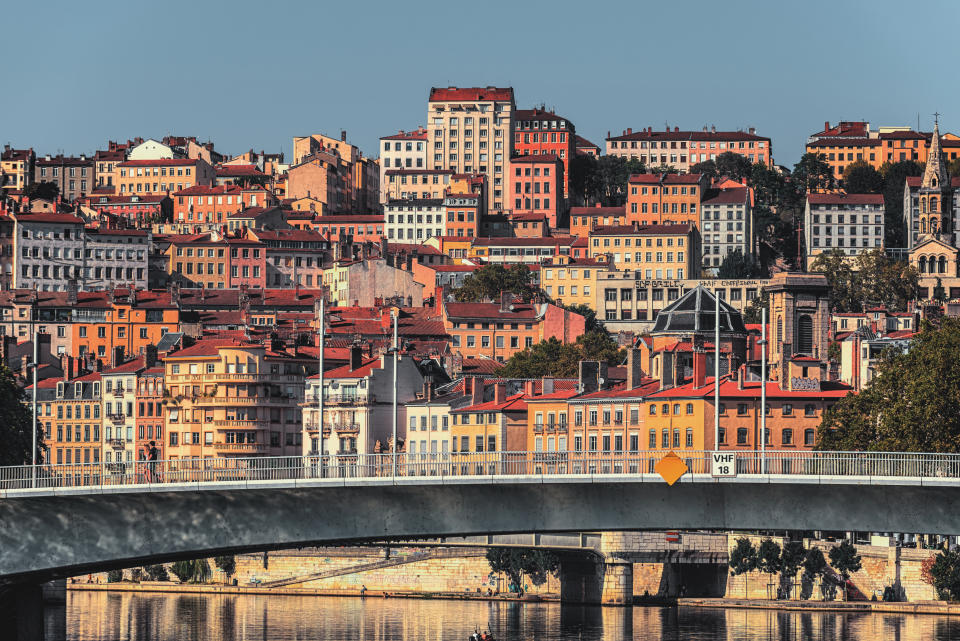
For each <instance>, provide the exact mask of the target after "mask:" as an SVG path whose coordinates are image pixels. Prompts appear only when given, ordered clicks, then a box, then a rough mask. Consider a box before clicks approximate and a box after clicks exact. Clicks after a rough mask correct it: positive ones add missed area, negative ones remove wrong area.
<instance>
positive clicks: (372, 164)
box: [287, 131, 380, 213]
mask: <svg viewBox="0 0 960 641" xmlns="http://www.w3.org/2000/svg"><path fill="white" fill-rule="evenodd" d="M314 158H320V159H322V160H323V161H324V162H325V163H328V164H329V166H326V167H325V168H326V169H327V170H328V171H329V169H330V167H335V168H336V172H335V173H336V175H337V178H338V180H339V181H341V182H342V195H341V196H340V199H339V201H338V203H337V205H336V207H337V208H336V209H334V208H333V207H334V205H333V204H332V202H330V201H327V202H328V207H330V209H331V211H334V212H336V211H343V212H350V213H363V212H366V211H372V210H373V209H374V208H375V207H376V206H377V204H378V203H379V201H380V164H379V163H378V162H377V161H376V160H371V159H370V158H365V157H364V156H363V154H362V153H360V148H359V147H357V146H356V145H352V144H350V143H349V142H347V132H346V131H341V132H340V138H333V137H331V136H326V135H324V134H312V135H310V136H297V137H295V138H294V139H293V165H292V166H291V170H290V172H291V174H290V175H291V183H290V184H289V185H288V187H287V197H288V198H302V197H303V196H308V195H309V194H306V193H303V189H298V187H297V185H299V184H300V181H293V180H292V179H293V175H292V170H293V169H294V168H296V167H298V166H300V165H303V164H304V163H306V162H308V161H310V160H312V159H314ZM317 191H318V192H322V190H320V189H318V190H317ZM313 197H315V198H318V199H321V200H322V196H319V195H314V196H313Z"/></svg>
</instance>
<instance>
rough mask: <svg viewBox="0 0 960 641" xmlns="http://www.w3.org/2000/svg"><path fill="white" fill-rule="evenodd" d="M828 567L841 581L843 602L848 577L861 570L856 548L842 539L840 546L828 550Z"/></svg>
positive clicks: (845, 596) (845, 597)
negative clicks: (836, 573)
mask: <svg viewBox="0 0 960 641" xmlns="http://www.w3.org/2000/svg"><path fill="white" fill-rule="evenodd" d="M830 565H832V566H833V569H834V570H836V571H837V572H839V573H840V578H842V579H843V600H844V601H846V600H847V583H848V582H849V581H850V575H851V574H853V573H854V572H858V571H859V570H860V568H861V564H860V555H859V554H857V548H856V546H855V545H854V544H853V543H851V542H850V541H848V540H846V539H844V540H843V541H841V542H840V545H835V546H833V547H832V548H830Z"/></svg>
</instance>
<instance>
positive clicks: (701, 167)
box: [690, 160, 719, 180]
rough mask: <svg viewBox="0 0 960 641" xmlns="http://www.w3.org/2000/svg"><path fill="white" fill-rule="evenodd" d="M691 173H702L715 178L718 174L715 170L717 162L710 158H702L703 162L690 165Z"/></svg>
mask: <svg viewBox="0 0 960 641" xmlns="http://www.w3.org/2000/svg"><path fill="white" fill-rule="evenodd" d="M690 173H691V174H704V175H705V176H707V178H709V179H710V180H713V179H714V178H716V177H717V176H718V175H719V174H718V172H717V163H715V162H714V161H712V160H704V161H703V162H698V163H697V164H695V165H692V166H691V167H690Z"/></svg>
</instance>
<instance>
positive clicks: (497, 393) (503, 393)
mask: <svg viewBox="0 0 960 641" xmlns="http://www.w3.org/2000/svg"><path fill="white" fill-rule="evenodd" d="M506 400H507V384H506V383H505V382H503V381H498V382H496V383H495V384H494V386H493V402H494V403H503V402H504V401H506Z"/></svg>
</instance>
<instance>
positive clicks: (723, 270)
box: [717, 248, 763, 278]
mask: <svg viewBox="0 0 960 641" xmlns="http://www.w3.org/2000/svg"><path fill="white" fill-rule="evenodd" d="M762 274H763V269H762V268H761V267H760V265H759V264H758V263H757V260H756V259H755V258H754V257H753V255H751V254H747V255H744V253H743V252H742V251H741V250H740V248H737V249H735V250H734V251H732V252H730V253H729V254H727V255H726V256H724V258H723V262H721V263H720V268H719V269H718V270H717V276H718V277H719V278H758V277H760V276H761V275H762Z"/></svg>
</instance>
